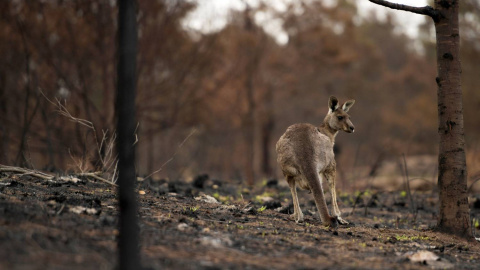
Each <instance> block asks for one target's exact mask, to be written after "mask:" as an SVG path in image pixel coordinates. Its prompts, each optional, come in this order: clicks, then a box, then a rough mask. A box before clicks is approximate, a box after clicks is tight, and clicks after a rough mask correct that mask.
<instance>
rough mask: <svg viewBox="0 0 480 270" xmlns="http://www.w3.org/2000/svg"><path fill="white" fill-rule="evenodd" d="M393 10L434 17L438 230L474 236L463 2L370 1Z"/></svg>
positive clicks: (446, 0) (453, 0) (438, 0)
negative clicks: (462, 58) (462, 44)
mask: <svg viewBox="0 0 480 270" xmlns="http://www.w3.org/2000/svg"><path fill="white" fill-rule="evenodd" d="M369 1H370V2H372V3H375V4H378V5H382V6H385V7H389V8H392V9H398V10H405V11H410V12H413V13H418V14H423V15H427V16H430V17H431V18H432V19H433V21H434V23H435V32H436V43H437V74H438V75H437V76H438V77H437V78H436V81H437V85H438V91H437V97H438V100H437V102H438V121H439V122H438V134H439V138H440V141H439V142H440V143H439V153H438V188H439V200H440V206H439V216H438V224H437V229H438V230H439V231H443V232H447V233H451V234H456V235H459V236H462V237H466V238H471V237H473V235H472V231H471V224H470V213H469V207H468V194H467V165H466V158H465V134H464V130H463V103H462V85H461V80H460V78H461V77H460V75H461V72H462V69H461V64H460V53H459V48H460V30H459V22H458V13H459V12H458V8H459V1H457V0H435V7H434V8H432V7H430V6H425V7H410V6H405V5H400V4H395V3H391V2H388V1H384V0H369Z"/></svg>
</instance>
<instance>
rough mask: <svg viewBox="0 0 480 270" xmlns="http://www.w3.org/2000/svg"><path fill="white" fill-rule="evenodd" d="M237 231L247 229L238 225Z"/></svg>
mask: <svg viewBox="0 0 480 270" xmlns="http://www.w3.org/2000/svg"><path fill="white" fill-rule="evenodd" d="M237 229H239V230H243V229H245V228H244V227H243V225H237Z"/></svg>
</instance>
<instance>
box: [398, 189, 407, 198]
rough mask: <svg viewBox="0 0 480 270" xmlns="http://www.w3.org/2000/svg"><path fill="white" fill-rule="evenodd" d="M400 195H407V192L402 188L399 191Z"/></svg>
mask: <svg viewBox="0 0 480 270" xmlns="http://www.w3.org/2000/svg"><path fill="white" fill-rule="evenodd" d="M400 197H402V198H405V197H407V192H406V191H405V190H402V191H401V192H400Z"/></svg>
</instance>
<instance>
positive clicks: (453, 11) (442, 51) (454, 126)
mask: <svg viewBox="0 0 480 270" xmlns="http://www.w3.org/2000/svg"><path fill="white" fill-rule="evenodd" d="M458 4H459V1H435V9H436V10H438V12H439V13H440V14H441V15H440V16H439V18H438V20H437V21H436V22H435V31H436V41H437V72H438V77H437V78H436V81H437V85H438V120H439V123H438V134H439V136H440V151H439V155H438V187H439V191H440V194H439V196H440V215H439V218H438V229H439V230H442V231H445V232H455V233H456V234H460V235H464V236H472V235H471V230H470V214H469V207H468V195H467V165H466V160H465V150H464V149H465V136H464V130H463V105H462V87H461V81H460V75H461V72H462V70H461V64H460V53H459V47H460V37H459V25H458Z"/></svg>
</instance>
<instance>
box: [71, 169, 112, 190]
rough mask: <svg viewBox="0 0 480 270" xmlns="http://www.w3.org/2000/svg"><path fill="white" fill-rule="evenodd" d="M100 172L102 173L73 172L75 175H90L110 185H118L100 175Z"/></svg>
mask: <svg viewBox="0 0 480 270" xmlns="http://www.w3.org/2000/svg"><path fill="white" fill-rule="evenodd" d="M101 173H102V172H93V173H77V174H75V175H77V176H83V177H91V178H94V179H97V180H99V181H102V182H104V183H107V184H110V185H112V186H116V187H118V185H117V184H115V183H114V182H112V181H109V180H107V179H105V178H102V177H100V176H99V175H100V174H101Z"/></svg>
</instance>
